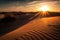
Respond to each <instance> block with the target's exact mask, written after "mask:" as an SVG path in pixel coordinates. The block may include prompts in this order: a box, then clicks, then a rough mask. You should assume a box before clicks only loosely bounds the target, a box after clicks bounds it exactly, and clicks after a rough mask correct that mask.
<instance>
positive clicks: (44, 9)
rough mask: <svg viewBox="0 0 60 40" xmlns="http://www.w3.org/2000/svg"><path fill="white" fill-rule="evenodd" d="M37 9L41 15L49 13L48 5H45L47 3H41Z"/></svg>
mask: <svg viewBox="0 0 60 40" xmlns="http://www.w3.org/2000/svg"><path fill="white" fill-rule="evenodd" d="M37 10H38V11H39V12H38V13H39V14H40V15H41V16H46V15H49V14H48V11H49V6H47V5H42V6H40V7H39V8H38V9H37Z"/></svg>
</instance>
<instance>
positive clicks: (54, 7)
mask: <svg viewBox="0 0 60 40" xmlns="http://www.w3.org/2000/svg"><path fill="white" fill-rule="evenodd" d="M56 3H57V1H54V2H53V1H49V2H40V1H34V2H29V3H27V4H26V5H23V6H21V5H18V6H16V5H13V6H10V7H0V11H23V12H35V11H38V10H37V9H39V8H41V5H48V8H49V10H48V11H54V12H60V5H58V4H56Z"/></svg>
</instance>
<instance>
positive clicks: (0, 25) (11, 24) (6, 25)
mask: <svg viewBox="0 0 60 40" xmlns="http://www.w3.org/2000/svg"><path fill="white" fill-rule="evenodd" d="M38 16H39V15H36V16H34V15H33V16H30V17H25V18H20V19H17V20H16V19H13V18H9V17H7V18H4V19H3V20H2V21H1V22H0V37H1V36H3V35H5V34H7V33H9V32H11V31H13V30H15V29H17V28H19V27H21V26H23V25H25V24H26V23H28V22H30V21H32V20H33V19H35V18H37V17H38ZM31 17H32V19H30V18H31Z"/></svg>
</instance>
